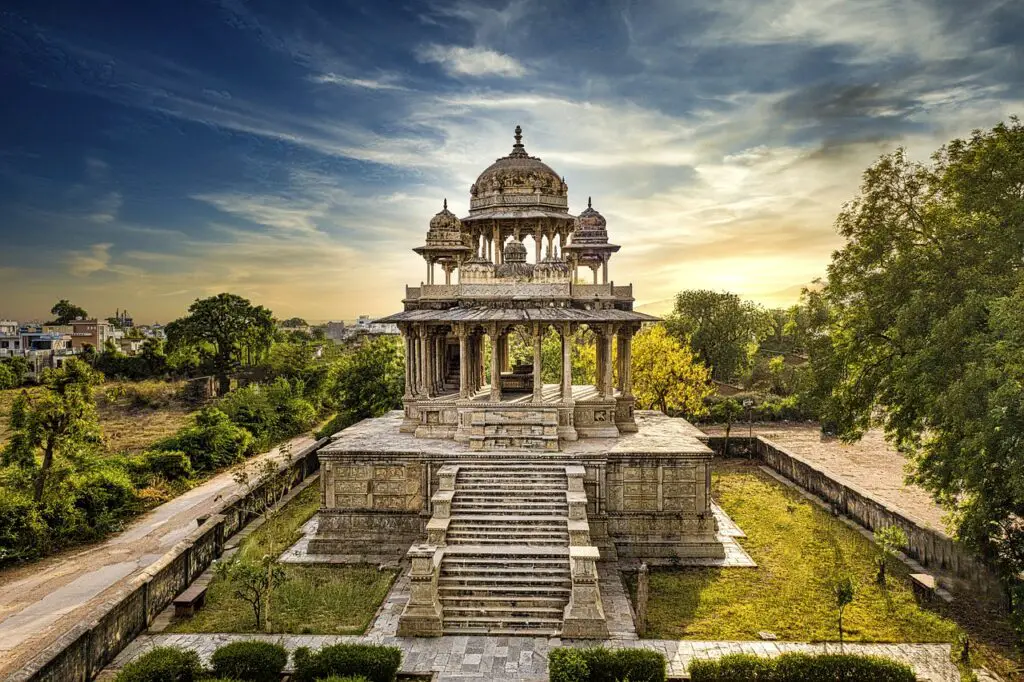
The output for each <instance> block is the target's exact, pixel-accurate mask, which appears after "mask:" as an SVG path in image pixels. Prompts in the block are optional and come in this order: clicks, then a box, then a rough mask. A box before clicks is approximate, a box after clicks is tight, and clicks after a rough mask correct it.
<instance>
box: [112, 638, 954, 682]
mask: <svg viewBox="0 0 1024 682" xmlns="http://www.w3.org/2000/svg"><path fill="white" fill-rule="evenodd" d="M242 639H261V640H264V641H269V642H275V643H279V644H281V645H282V646H284V647H285V648H287V649H289V650H292V649H295V648H297V647H300V646H308V647H311V648H314V649H316V648H319V647H322V646H325V645H328V644H338V643H341V642H368V643H380V644H387V645H393V646H398V647H400V648H401V649H402V654H403V658H402V671H403V672H407V673H412V672H436V673H438V679H439V680H462V681H465V682H469V681H471V680H480V681H484V680H508V681H513V682H520V681H522V682H526V681H534V680H536V681H538V682H539V681H540V680H547V655H548V652H549V651H550V650H551V649H553V648H555V647H559V646H594V645H597V644H603V645H606V646H610V647H619V648H625V647H638V648H644V649H654V650H656V651H660V652H661V653H663V654H664V655H665V657H666V658H667V659H668V661H669V670H668V673H669V676H670V677H677V678H678V677H682V676H683V675H684V674H685V673H686V669H687V666H688V665H689V663H690V661H692V660H694V659H697V658H701V659H713V658H718V657H720V656H723V655H725V654H732V653H747V654H755V655H759V656H777V655H778V654H780V653H784V652H789V651H803V652H810V653H825V652H829V653H835V652H838V651H839V645H838V644H808V643H801V642H698V641H688V640H684V641H675V640H658V639H645V640H611V641H607V642H590V641H578V640H577V641H573V642H569V641H568V640H561V639H559V638H551V639H548V638H543V637H473V636H445V637H434V638H409V637H402V638H398V637H391V636H385V637H374V636H372V635H370V636H363V637H359V636H345V635H333V636H332V635H144V636H142V637H139V638H138V639H136V640H135V641H134V642H132V643H131V644H129V645H128V647H127V648H126V649H125V650H124V651H122V652H121V654H120V655H119V656H118V657H117V659H116V660H115V661H114V663H113V665H111V667H110V668H108V671H107V672H106V673H104V675H105V676H106V675H108V674H110V673H111V672H112V671H113V670H116V669H119V668H121V667H122V666H124V664H125V663H127V662H129V661H131V660H133V659H135V658H137V657H138V656H140V655H141V654H143V653H145V652H146V651H148V650H149V649H152V648H153V647H157V646H176V647H181V648H186V649H192V650H194V651H197V652H198V653H199V655H200V656H201V657H202V658H203V660H204V661H209V657H210V655H211V654H212V653H213V651H214V650H215V649H217V648H218V647H220V646H223V645H224V644H226V643H227V642H231V641H236V640H242ZM845 651H846V652H848V653H856V654H874V655H879V656H886V657H889V658H893V659H896V660H899V661H903V662H905V663H909V664H910V665H911V666H913V667H914V670H915V672H916V673H917V675H918V679H920V680H929V681H930V682H957V681H958V680H959V679H960V676H959V673H958V672H957V670H956V668H955V667H954V666H953V664H952V663H950V661H949V645H948V644H847V645H846V646H845Z"/></svg>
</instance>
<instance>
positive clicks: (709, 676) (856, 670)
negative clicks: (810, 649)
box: [690, 653, 917, 682]
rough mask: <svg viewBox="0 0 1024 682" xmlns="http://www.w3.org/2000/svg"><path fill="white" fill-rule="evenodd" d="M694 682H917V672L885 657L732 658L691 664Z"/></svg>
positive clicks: (799, 656)
mask: <svg viewBox="0 0 1024 682" xmlns="http://www.w3.org/2000/svg"><path fill="white" fill-rule="evenodd" d="M690 679H691V680H692V682H739V681H741V680H742V681H744V682H746V681H748V680H749V681H751V682H757V681H758V680H770V681H771V682H858V681H859V680H872V682H914V680H916V679H917V678H916V676H915V675H914V671H913V669H912V668H911V667H910V666H909V665H906V664H905V663H900V662H898V661H893V660H890V659H888V658H882V657H881V656H857V655H854V654H822V655H812V654H798V653H792V654H783V655H782V656H779V657H778V658H774V659H771V658H758V657H756V656H748V655H746V654H730V655H728V656H723V657H722V658H720V659H718V660H717V661H693V662H691V663H690Z"/></svg>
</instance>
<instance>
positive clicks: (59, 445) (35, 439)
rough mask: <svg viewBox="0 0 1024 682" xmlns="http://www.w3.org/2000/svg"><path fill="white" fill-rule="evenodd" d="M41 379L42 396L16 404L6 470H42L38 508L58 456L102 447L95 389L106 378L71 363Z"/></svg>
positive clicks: (37, 491) (38, 478) (37, 481)
mask: <svg viewBox="0 0 1024 682" xmlns="http://www.w3.org/2000/svg"><path fill="white" fill-rule="evenodd" d="M41 378H42V382H41V383H42V385H43V387H44V388H45V390H44V391H43V393H42V394H41V395H35V396H29V395H28V393H27V392H25V393H22V395H20V396H19V397H18V398H17V399H15V401H14V404H13V405H12V407H11V418H10V425H11V430H12V431H13V433H12V435H11V439H10V442H9V443H8V444H7V447H6V448H5V449H4V452H3V463H4V464H5V465H9V464H18V465H20V466H22V467H26V468H35V467H37V466H38V470H37V471H36V475H35V484H34V489H33V501H34V502H36V503H38V502H40V501H41V500H42V499H43V492H44V491H45V489H46V479H47V476H48V475H49V473H50V469H51V468H52V467H53V461H54V458H55V457H56V456H57V455H68V454H72V453H74V452H76V451H78V450H79V449H81V448H82V447H83V446H86V445H88V444H95V443H98V442H99V439H100V430H99V422H98V421H97V418H96V406H95V404H94V402H93V397H92V387H93V386H96V385H98V384H100V383H102V381H103V375H102V374H100V373H98V372H96V371H95V370H93V369H92V368H91V367H90V366H89V365H87V364H86V363H84V362H81V361H79V360H76V359H69V360H67V361H66V362H65V363H64V366H63V367H61V368H59V369H45V370H43V373H42V377H41ZM40 455H42V459H41V461H38V462H37V460H39V456H40Z"/></svg>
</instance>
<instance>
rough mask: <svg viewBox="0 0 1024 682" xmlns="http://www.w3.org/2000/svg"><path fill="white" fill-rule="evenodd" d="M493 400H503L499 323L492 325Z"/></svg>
mask: <svg viewBox="0 0 1024 682" xmlns="http://www.w3.org/2000/svg"><path fill="white" fill-rule="evenodd" d="M490 335H491V402H495V403H496V402H500V401H501V368H500V367H499V365H498V363H499V360H500V355H501V343H500V342H499V337H500V335H501V332H499V331H498V326H497V325H491V331H490Z"/></svg>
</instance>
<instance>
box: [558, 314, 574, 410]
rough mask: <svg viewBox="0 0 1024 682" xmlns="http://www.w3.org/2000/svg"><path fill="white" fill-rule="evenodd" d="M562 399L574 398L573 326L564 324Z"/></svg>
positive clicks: (562, 332)
mask: <svg viewBox="0 0 1024 682" xmlns="http://www.w3.org/2000/svg"><path fill="white" fill-rule="evenodd" d="M560 331H561V334H562V401H563V402H565V401H569V400H572V337H573V333H572V327H570V326H569V324H565V325H563V326H562V329H561V330H560Z"/></svg>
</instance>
